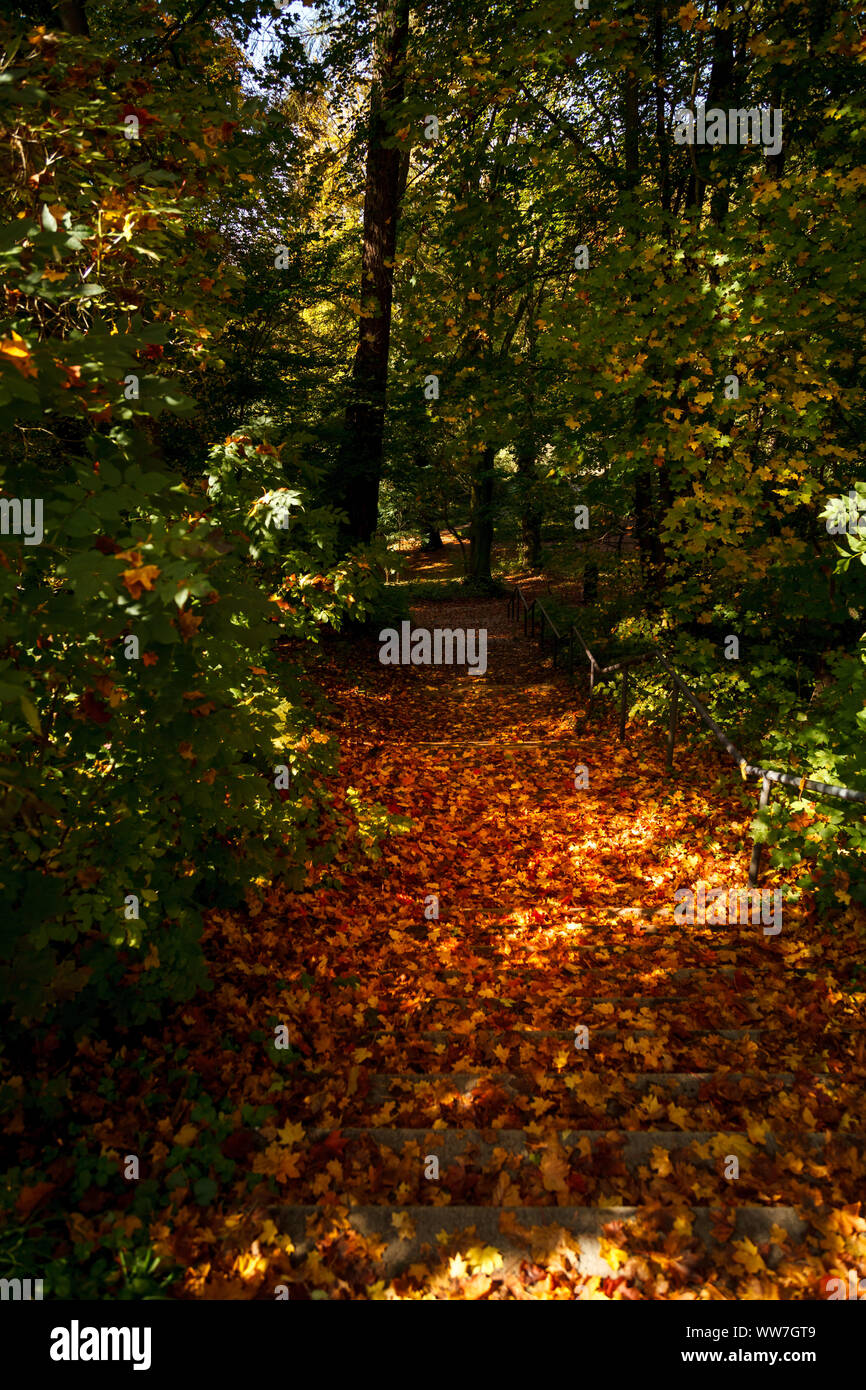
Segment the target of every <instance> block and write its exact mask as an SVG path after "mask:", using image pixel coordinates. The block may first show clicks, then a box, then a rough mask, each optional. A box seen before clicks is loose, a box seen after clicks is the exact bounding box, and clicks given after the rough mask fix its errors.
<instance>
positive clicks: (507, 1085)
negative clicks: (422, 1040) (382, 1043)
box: [365, 1067, 862, 1105]
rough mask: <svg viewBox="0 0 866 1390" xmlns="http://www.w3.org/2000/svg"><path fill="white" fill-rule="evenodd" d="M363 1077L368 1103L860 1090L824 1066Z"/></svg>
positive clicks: (378, 1075) (860, 1090)
mask: <svg viewBox="0 0 866 1390" xmlns="http://www.w3.org/2000/svg"><path fill="white" fill-rule="evenodd" d="M367 1081H368V1085H367V1087H366V1089H365V1100H366V1101H367V1103H369V1104H371V1105H375V1104H382V1103H383V1102H385V1101H386V1100H389V1099H393V1098H394V1097H395V1096H399V1095H401V1094H405V1095H411V1096H415V1095H416V1094H417V1093H422V1094H427V1093H430V1094H433V1095H437V1096H438V1095H439V1094H440V1093H444V1094H446V1095H447V1094H453V1095H458V1096H471V1095H472V1093H473V1091H475V1090H477V1089H478V1088H479V1087H480V1086H485V1085H488V1086H495V1087H496V1088H497V1089H498V1090H501V1091H502V1092H504V1094H505V1095H507V1096H521V1097H525V1096H533V1097H535V1096H542V1097H543V1098H545V1099H552V1098H553V1097H555V1096H557V1094H558V1093H560V1098H562V1095H561V1093H564V1097H565V1098H566V1099H567V1098H568V1096H569V1094H570V1093H572V1092H573V1091H574V1090H575V1089H579V1091H580V1093H581V1095H585V1094H588V1093H591V1092H597V1093H598V1094H599V1095H601V1096H603V1095H604V1094H605V1092H612V1093H614V1092H615V1094H616V1096H617V1098H622V1095H623V1087H627V1088H628V1089H629V1090H632V1091H636V1092H637V1093H638V1094H639V1095H644V1094H645V1093H646V1092H648V1091H650V1090H651V1089H653V1088H655V1089H658V1090H662V1091H668V1092H670V1093H671V1094H673V1095H676V1096H687V1097H688V1098H689V1099H698V1098H701V1097H702V1096H703V1097H704V1098H706V1097H707V1096H708V1094H711V1093H712V1089H713V1087H719V1088H722V1089H724V1088H726V1087H731V1086H736V1087H737V1088H738V1090H739V1092H740V1094H741V1095H742V1093H745V1094H746V1095H752V1096H754V1095H763V1094H764V1093H766V1092H770V1093H771V1094H773V1095H775V1094H777V1093H778V1092H779V1091H783V1090H789V1089H790V1088H791V1087H792V1086H794V1085H795V1084H798V1085H805V1084H808V1085H809V1087H810V1095H811V1093H812V1092H813V1091H814V1090H815V1089H817V1088H822V1089H824V1090H826V1091H836V1090H839V1089H840V1088H842V1087H845V1086H850V1087H851V1090H852V1092H853V1093H854V1094H855V1095H857V1096H859V1095H861V1094H862V1086H861V1084H860V1083H859V1082H856V1083H855V1082H851V1081H849V1080H848V1079H847V1078H846V1077H843V1076H838V1075H831V1074H830V1073H828V1072H808V1073H803V1072H801V1073H799V1074H795V1073H794V1072H791V1071H778V1072H761V1073H759V1074H757V1073H753V1072H735V1071H715V1072H712V1071H701V1072H666V1071H661V1072H617V1073H614V1074H613V1075H611V1073H610V1072H607V1071H605V1072H598V1071H590V1070H585V1069H584V1068H581V1069H580V1071H579V1072H577V1071H575V1069H574V1068H573V1067H572V1068H571V1069H570V1070H564V1071H562V1072H560V1073H557V1074H554V1075H553V1076H551V1077H550V1078H549V1080H548V1078H545V1079H544V1084H543V1087H542V1088H541V1089H540V1088H539V1082H538V1078H537V1077H535V1076H525V1075H520V1074H519V1073H514V1072H505V1071H474V1072H472V1071H450V1072H434V1073H431V1072H416V1073H406V1072H391V1073H385V1072H376V1073H374V1074H373V1075H371V1076H369V1077H368V1078H367Z"/></svg>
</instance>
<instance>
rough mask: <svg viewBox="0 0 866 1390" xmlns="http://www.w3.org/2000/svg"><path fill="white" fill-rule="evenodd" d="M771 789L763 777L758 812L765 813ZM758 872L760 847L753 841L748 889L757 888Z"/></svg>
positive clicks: (771, 786) (759, 869) (769, 782)
mask: <svg viewBox="0 0 866 1390" xmlns="http://www.w3.org/2000/svg"><path fill="white" fill-rule="evenodd" d="M772 789H773V784H772V782H771V781H770V779H769V777H764V778H762V780H761V795H760V799H759V801H758V810H759V811H765V810H766V809H767V807H768V806H769V804H770V792H771V791H772ZM760 871H761V846H760V844H759V842H758V841H757V840H754V841H753V843H752V862H751V863H750V865H749V887H750V888H757V886H758V874H759V873H760Z"/></svg>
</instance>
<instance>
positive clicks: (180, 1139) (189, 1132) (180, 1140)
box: [174, 1124, 198, 1149]
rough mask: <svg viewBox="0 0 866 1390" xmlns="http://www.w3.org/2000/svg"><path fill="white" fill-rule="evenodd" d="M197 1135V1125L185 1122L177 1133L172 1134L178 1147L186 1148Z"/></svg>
mask: <svg viewBox="0 0 866 1390" xmlns="http://www.w3.org/2000/svg"><path fill="white" fill-rule="evenodd" d="M197 1135H198V1127H197V1126H196V1125H190V1124H186V1125H184V1126H183V1128H182V1129H179V1130H178V1132H177V1134H176V1135H175V1136H174V1142H175V1143H176V1144H177V1145H178V1147H179V1148H181V1149H188V1148H189V1146H190V1144H191V1143H192V1141H193V1140H194V1139H195V1138H196V1137H197Z"/></svg>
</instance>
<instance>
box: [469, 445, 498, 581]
mask: <svg viewBox="0 0 866 1390" xmlns="http://www.w3.org/2000/svg"><path fill="white" fill-rule="evenodd" d="M478 457H479V461H478V463H477V464H476V465H475V469H474V471H473V474H472V493H471V508H472V512H471V520H470V523H469V578H470V579H473V580H476V581H478V582H480V583H487V584H489V583H490V582H491V574H490V558H491V553H492V550H493V479H494V475H493V459H494V451H493V449H492V447H491V446H490V445H489V444H488V445H487V446H486V448H485V449H484V452H483V453H482V454H479V456H478Z"/></svg>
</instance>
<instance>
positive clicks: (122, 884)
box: [0, 30, 380, 1026]
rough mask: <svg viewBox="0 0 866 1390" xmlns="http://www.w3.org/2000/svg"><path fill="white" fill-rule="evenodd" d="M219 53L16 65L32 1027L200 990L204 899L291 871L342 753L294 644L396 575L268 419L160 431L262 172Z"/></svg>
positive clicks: (48, 46)
mask: <svg viewBox="0 0 866 1390" xmlns="http://www.w3.org/2000/svg"><path fill="white" fill-rule="evenodd" d="M8 37H9V35H8V33H7V38H8ZM199 37H201V36H199ZM217 47H218V46H217V44H216V43H215V42H214V40H213V39H212V37H211V36H210V35H209V33H208V37H207V38H206V39H204V40H203V41H202V42H201V43H200V44H198V45H196V46H195V48H193V43H192V40H188V41H187V50H188V54H189V57H190V64H189V66H188V67H187V68H186V69H185V70H184V73H183V76H179V75H178V74H177V73H176V72H174V69H173V67H172V65H171V64H169V65H168V66H169V68H170V70H171V72H172V74H173V75H171V76H169V74H168V73H167V72H166V73H163V74H162V76H160V75H159V74H156V75H154V74H153V73H152V74H151V75H150V76H148V77H143V76H142V75H141V70H140V68H139V67H138V66H137V65H136V63H135V62H134V61H133V60H132V56H131V55H129V56H127V57H126V58H124V59H119V58H118V57H117V56H116V54H114V53H113V52H112V46H111V45H110V44H100V43H99V42H97V41H95V40H93V39H91V40H89V41H86V42H85V41H83V40H78V39H70V38H66V37H64V36H60V35H55V34H52V35H46V34H45V33H44V31H40V30H35V31H33V33H32V34H31V35H30V36H29V37H25V36H24V35H23V34H21V33H20V32H19V33H18V34H16V35H15V36H14V37H13V38H12V41H11V42H10V45H9V49H8V51H9V53H10V55H11V58H10V61H9V62H8V63H7V66H6V69H5V71H4V72H3V74H2V77H3V81H2V83H0V110H2V121H3V124H4V125H5V126H6V127H7V128H8V129H12V128H13V127H14V128H15V129H16V130H17V132H18V137H17V138H18V145H19V146H20V145H21V139H24V142H25V143H24V145H23V146H21V148H23V149H25V150H26V151H27V153H26V154H25V160H24V168H23V169H22V168H21V167H20V159H19V154H18V146H16V145H15V144H14V142H10V143H9V144H8V145H7V146H6V147H5V153H6V158H7V168H6V172H7V174H8V178H7V179H6V180H4V183H5V186H6V189H7V191H6V193H5V194H4V196H3V199H2V209H0V210H2V214H3V226H2V228H0V258H2V263H3V268H4V272H5V277H6V286H7V289H6V311H5V317H4V319H3V322H2V326H0V432H2V437H3V441H4V450H3V464H2V488H3V493H4V496H5V497H7V498H9V499H17V500H16V502H15V503H14V505H16V506H17V504H18V501H20V500H21V499H30V500H31V502H32V503H33V506H34V507H36V506H38V507H40V508H41V516H42V525H43V529H44V535H43V536H40V537H38V538H37V539H38V540H39V542H40V543H38V544H29V543H28V540H27V536H26V535H25V534H14V533H12V532H13V531H14V529H15V528H14V527H13V528H8V529H10V534H5V535H3V536H2V538H0V606H2V610H3V612H4V638H3V647H2V650H0V789H2V801H0V891H2V895H3V899H4V902H5V903H6V905H7V909H8V910H7V912H6V913H5V914H4V921H3V926H2V934H0V991H2V994H3V996H4V997H5V998H6V999H7V1000H8V1001H10V1009H11V1015H12V1017H13V1018H14V1019H15V1020H16V1021H17V1022H18V1023H19V1024H21V1023H26V1022H28V1021H32V1020H35V1019H42V1018H44V1017H46V1016H47V1015H49V1014H51V1013H52V1012H54V1011H56V1010H58V1009H59V1010H61V1013H62V1017H63V1018H64V1019H65V1020H66V1021H68V1022H72V1023H75V1024H76V1025H78V1026H84V1025H85V1024H86V1023H87V1021H88V1020H89V1019H91V1018H93V1017H94V1016H96V1015H98V1014H99V1013H105V1014H108V1013H110V1014H111V1016H112V1017H113V1019H114V1020H115V1021H116V1022H120V1023H123V1022H125V1021H132V1022H139V1021H141V1020H144V1019H146V1018H153V1017H157V1016H158V1015H159V1012H160V1009H161V1007H162V1004H163V1001H164V1000H165V999H171V1000H181V999H186V998H188V997H190V996H191V995H192V994H193V993H194V992H195V991H196V990H197V989H198V988H201V987H203V986H205V985H206V972H205V966H204V961H203V958H202V954H201V950H200V947H199V936H200V930H201V914H202V911H203V909H204V908H206V907H208V906H211V905H214V904H217V903H222V904H227V903H229V904H231V903H239V902H243V900H244V898H245V896H246V895H247V893H248V891H249V889H250V885H251V884H254V883H255V881H256V880H257V879H260V878H263V877H264V876H266V875H269V874H272V873H273V872H275V871H279V870H282V871H284V872H286V873H287V874H288V875H289V876H290V878H291V877H292V875H294V877H295V879H297V874H298V871H299V866H300V865H301V864H302V863H303V861H304V859H306V858H308V857H309V852H308V850H307V848H306V847H307V845H308V843H309V840H310V835H311V833H312V832H314V830H315V826H316V822H317V817H318V809H319V807H320V805H321V803H322V798H323V796H324V792H323V789H322V781H321V779H322V776H323V774H324V773H326V772H327V771H328V770H330V769H331V768H332V767H333V761H334V752H335V749H334V746H333V744H332V742H331V740H329V738H328V737H327V736H326V735H324V734H321V733H319V732H318V730H317V728H316V725H315V710H314V709H313V708H311V707H310V705H309V698H308V693H307V692H305V691H304V690H302V686H301V678H300V671H299V669H298V665H297V659H296V656H295V653H297V651H298V650H299V647H301V646H303V645H304V644H306V643H309V642H315V641H317V640H318V634H319V630H320V628H321V627H322V626H323V625H327V624H330V625H332V626H339V625H340V623H341V622H342V621H343V620H344V618H345V617H346V616H347V614H349V613H351V612H352V611H353V605H354V606H355V607H356V608H363V605H364V602H365V597H366V598H369V597H371V596H372V595H373V594H375V593H377V592H378V589H379V587H380V585H379V583H378V581H377V580H376V578H375V576H374V575H373V574H372V571H371V570H370V567H369V565H368V564H366V562H364V561H361V564H360V565H358V564H356V563H355V562H354V561H352V560H342V561H340V562H339V563H338V562H337V560H336V556H335V551H334V545H333V537H334V532H335V514H334V513H333V512H332V511H331V510H329V509H328V508H315V507H313V506H312V505H311V504H310V501H309V496H308V484H309V481H310V476H311V475H310V474H309V472H308V471H307V472H306V473H304V472H303V470H302V469H301V468H300V466H299V465H298V464H297V461H296V460H294V459H293V458H289V459H287V460H286V461H285V462H284V461H283V460H282V459H281V457H280V451H279V449H278V448H275V447H274V446H273V445H271V444H270V443H268V442H267V441H266V440H265V439H264V438H262V439H261V440H260V441H259V442H256V441H254V440H253V438H252V436H250V435H239V436H237V437H234V436H233V437H232V438H231V439H230V441H228V442H227V443H225V444H221V445H219V446H216V447H214V448H213V449H212V450H211V453H210V458H209V460H205V458H203V457H200V458H198V459H195V458H190V459H187V460H186V462H185V465H184V468H183V470H182V471H180V472H179V471H178V470H176V469H173V468H172V467H171V466H169V465H168V463H167V462H166V459H165V456H164V452H163V450H162V448H161V439H162V437H163V433H164V431H165V427H166V422H167V421H168V420H169V419H171V420H175V419H177V418H180V417H183V416H185V415H189V413H190V412H191V411H192V410H193V409H194V405H193V400H192V398H191V397H190V396H189V395H187V394H186V392H185V391H184V390H182V389H179V388H178V386H177V385H176V381H177V379H178V377H179V378H180V379H182V380H185V381H186V382H189V383H192V384H193V386H194V384H195V379H196V376H198V377H199V378H200V377H201V375H202V373H204V374H205V375H206V374H207V373H208V371H218V370H219V365H218V363H213V362H212V361H211V356H212V354H211V347H210V343H211V341H212V339H213V338H214V336H215V335H216V334H217V333H218V332H219V330H220V327H221V325H222V324H224V322H225V319H226V315H227V313H228V309H229V305H230V301H231V296H232V294H233V291H234V287H235V286H236V285H237V283H238V276H237V273H236V272H235V271H234V270H233V269H232V268H231V267H230V266H229V265H228V264H226V263H225V262H223V261H222V260H221V259H220V242H219V238H218V237H217V236H216V235H215V234H214V233H213V232H211V231H208V230H207V229H206V227H205V220H206V214H207V211H208V209H209V208H215V206H216V204H217V202H219V204H220V206H221V207H222V208H223V209H224V208H225V206H226V203H227V202H229V203H230V202H232V201H236V200H237V199H238V198H241V199H242V198H243V197H245V196H246V193H245V190H246V189H247V188H248V184H247V183H245V182H243V180H245V179H250V180H251V179H252V178H253V175H252V174H247V172H246V170H247V168H248V166H249V163H250V159H251V155H250V142H249V141H246V142H241V141H239V140H237V139H236V138H235V136H236V132H237V131H238V130H239V128H240V127H241V125H242V124H243V123H247V125H248V126H249V125H250V124H252V125H253V126H255V123H256V120H257V119H258V118H257V117H256V116H255V114H254V112H253V111H252V110H251V104H250V103H249V102H248V101H246V100H245V99H244V98H242V97H241V96H240V94H239V93H238V91H237V89H236V87H235V86H234V84H233V82H232V81H231V80H225V79H222V80H221V79H220V78H219V63H218V62H217V63H214V59H215V56H216V54H217ZM166 61H167V60H166V58H165V56H164V57H163V63H166ZM229 75H230V74H229ZM130 112H131V113H132V114H133V115H134V116H135V118H136V120H137V121H138V122H139V127H140V133H139V139H138V140H131V141H130V140H127V139H126V138H125V133H124V131H125V124H124V118H125V115H128V114H129V113H130ZM36 151H43V152H44V154H45V157H47V158H48V164H46V165H44V166H43V164H42V163H40V161H39V160H38V159H37V157H36ZM49 169H50V191H49V189H48V187H45V188H44V189H43V187H42V185H43V184H45V183H46V180H47V179H48V178H49ZM239 180H240V182H239ZM237 189H239V190H240V192H239V193H238V192H236V191H235V190H237ZM169 306H170V307H169ZM163 373H165V374H163ZM206 469H207V470H208V474H209V476H208V478H207V480H206V479H205V478H204V477H203V476H202V474H203V473H204V472H205V470H206ZM292 470H294V476H292ZM302 474H303V476H302ZM271 497H276V498H277V500H278V501H279V502H280V503H281V504H285V505H286V507H287V508H288V510H289V513H290V517H292V518H293V519H292V520H290V528H291V529H290V532H289V533H288V534H287V535H286V534H284V532H283V531H282V530H281V529H279V528H277V527H275V526H274V524H273V522H274V517H273V515H272V511H271V508H270V501H269V499H270V498H271ZM24 515H25V516H26V515H27V513H26V512H25V513H24ZM18 529H19V532H20V527H19V528H18ZM32 529H33V531H34V532H35V527H34V528H32ZM356 584H357V589H358V593H357V595H356ZM269 589H273V592H269ZM280 643H282V644H283V647H282V648H281V647H280ZM286 644H287V645H286ZM289 654H291V655H289ZM278 765H283V766H285V767H287V768H288V769H289V771H290V773H291V790H290V791H287V790H285V789H282V790H281V789H279V788H278V787H277V786H275V769H276V767H277V766H278Z"/></svg>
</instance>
